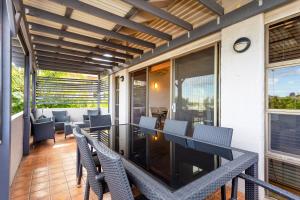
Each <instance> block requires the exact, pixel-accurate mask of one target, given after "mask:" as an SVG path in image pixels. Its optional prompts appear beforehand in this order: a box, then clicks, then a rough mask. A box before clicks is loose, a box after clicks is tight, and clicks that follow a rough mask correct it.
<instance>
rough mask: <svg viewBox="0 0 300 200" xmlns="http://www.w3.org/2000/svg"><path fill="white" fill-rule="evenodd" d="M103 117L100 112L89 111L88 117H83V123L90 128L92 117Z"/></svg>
mask: <svg viewBox="0 0 300 200" xmlns="http://www.w3.org/2000/svg"><path fill="white" fill-rule="evenodd" d="M97 115H101V111H100V110H87V115H83V116H82V117H83V122H84V124H85V125H86V126H87V127H88V126H90V116H97Z"/></svg>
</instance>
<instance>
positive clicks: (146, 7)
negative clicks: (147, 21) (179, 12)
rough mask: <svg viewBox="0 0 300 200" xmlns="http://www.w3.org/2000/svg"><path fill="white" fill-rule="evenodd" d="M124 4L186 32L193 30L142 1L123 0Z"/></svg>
mask: <svg viewBox="0 0 300 200" xmlns="http://www.w3.org/2000/svg"><path fill="white" fill-rule="evenodd" d="M123 1H124V2H126V3H129V4H131V5H132V6H133V7H136V8H139V9H141V10H144V11H146V12H148V13H150V14H152V15H154V16H157V17H159V18H161V19H163V20H166V21H168V22H171V23H173V24H175V25H177V26H180V27H182V28H184V29H186V30H189V31H191V30H193V25H192V24H190V23H188V22H186V21H184V20H182V19H180V18H178V17H176V16H174V15H171V14H170V13H168V12H166V11H164V10H162V9H159V8H157V7H154V6H152V5H151V4H150V3H148V2H146V1H144V0H123Z"/></svg>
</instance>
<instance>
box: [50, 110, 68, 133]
mask: <svg viewBox="0 0 300 200" xmlns="http://www.w3.org/2000/svg"><path fill="white" fill-rule="evenodd" d="M52 115H53V121H54V123H55V131H63V130H64V125H65V122H70V116H68V115H67V111H65V110H64V111H52Z"/></svg>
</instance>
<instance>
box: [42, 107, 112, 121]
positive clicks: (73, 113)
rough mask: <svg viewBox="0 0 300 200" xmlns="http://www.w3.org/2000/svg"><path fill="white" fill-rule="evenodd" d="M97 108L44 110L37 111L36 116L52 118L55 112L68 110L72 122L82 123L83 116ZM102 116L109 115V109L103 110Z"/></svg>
mask: <svg viewBox="0 0 300 200" xmlns="http://www.w3.org/2000/svg"><path fill="white" fill-rule="evenodd" d="M93 109H97V108H44V109H41V108H39V109H37V111H36V116H37V117H39V116H41V115H42V113H43V115H45V116H46V117H52V116H53V115H52V111H53V110H66V111H67V113H68V115H70V117H71V121H74V122H80V121H83V118H82V116H83V115H86V114H87V110H93ZM101 113H102V114H107V109H102V110H101Z"/></svg>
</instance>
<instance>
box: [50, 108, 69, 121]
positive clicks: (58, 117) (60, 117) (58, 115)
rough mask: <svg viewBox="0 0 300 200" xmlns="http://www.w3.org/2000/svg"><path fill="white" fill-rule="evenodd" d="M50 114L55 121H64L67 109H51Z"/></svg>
mask: <svg viewBox="0 0 300 200" xmlns="http://www.w3.org/2000/svg"><path fill="white" fill-rule="evenodd" d="M52 115H53V116H54V119H55V122H65V121H66V116H67V111H65V110H63V111H52Z"/></svg>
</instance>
